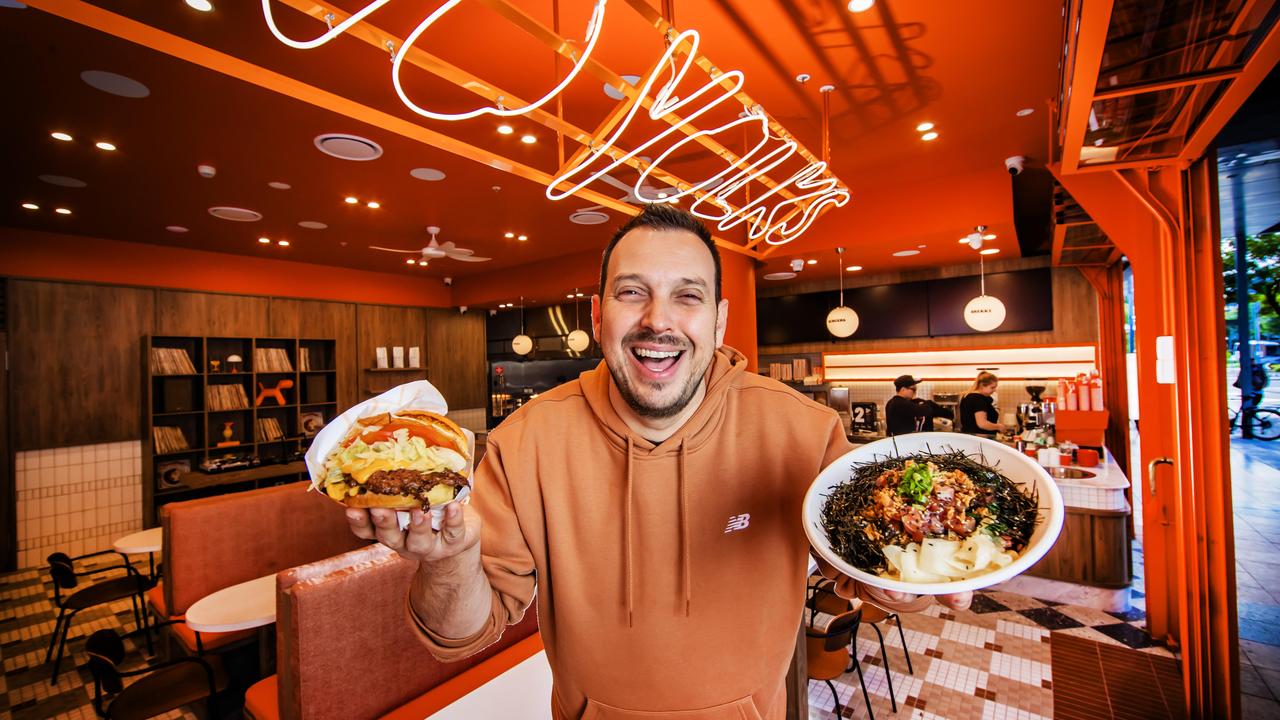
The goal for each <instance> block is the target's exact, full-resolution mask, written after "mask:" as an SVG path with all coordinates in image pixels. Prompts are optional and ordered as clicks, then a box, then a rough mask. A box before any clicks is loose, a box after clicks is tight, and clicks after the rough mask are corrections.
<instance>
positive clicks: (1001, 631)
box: [809, 592, 1172, 720]
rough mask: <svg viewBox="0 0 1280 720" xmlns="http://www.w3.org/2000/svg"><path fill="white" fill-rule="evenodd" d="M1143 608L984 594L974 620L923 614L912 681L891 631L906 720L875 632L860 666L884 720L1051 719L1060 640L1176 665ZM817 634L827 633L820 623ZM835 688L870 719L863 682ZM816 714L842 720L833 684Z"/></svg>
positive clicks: (812, 697)
mask: <svg viewBox="0 0 1280 720" xmlns="http://www.w3.org/2000/svg"><path fill="white" fill-rule="evenodd" d="M1138 594H1139V595H1141V593H1138ZM1141 601H1142V598H1140V597H1139V598H1137V599H1136V600H1135V603H1134V605H1135V607H1134V608H1133V609H1131V610H1129V611H1127V612H1123V613H1107V612H1102V611H1100V610H1095V609H1093V608H1087V607H1080V606H1077V605H1064V604H1060V603H1055V602H1052V601H1044V600H1037V599H1035V598H1030V597H1027V596H1024V595H1015V594H1012V593H1002V592H982V593H978V594H977V595H976V596H975V598H974V602H973V605H972V606H971V607H970V608H969V610H965V611H952V610H947V609H945V608H943V607H941V606H938V605H934V606H932V607H930V608H929V609H928V610H926V611H925V612H923V613H918V614H914V615H903V616H902V628H903V631H904V633H905V635H906V638H907V646H908V648H909V649H910V651H911V662H912V665H913V669H914V670H915V673H914V674H912V675H908V674H907V666H906V662H905V660H904V659H903V655H902V642H901V640H899V638H898V633H897V631H896V630H893V629H892V626H891V625H890V624H889V623H888V622H886V623H882V624H881V632H883V633H884V643H885V650H886V651H887V652H888V654H889V671H890V673H891V677H892V680H893V688H894V695H895V696H896V698H897V700H898V705H899V708H898V710H899V714H898V715H894V713H893V710H892V705H891V702H890V699H889V684H888V682H887V681H886V677H885V667H884V663H883V661H882V660H881V657H880V645H879V643H878V642H877V641H876V636H875V632H874V631H872V630H869V629H867V628H862V629H861V630H860V631H859V633H858V657H859V659H860V660H861V663H862V671H863V674H864V679H865V681H866V685H867V692H868V693H870V695H871V707H872V710H873V712H874V713H875V716H876V717H877V718H894V717H902V716H906V717H911V718H951V719H953V720H958V719H962V718H974V719H979V718H980V719H981V720H1002V719H1005V718H1007V719H1008V720H1039V719H1040V718H1052V717H1053V674H1052V671H1051V669H1050V665H1051V658H1050V650H1049V648H1050V645H1049V641H1050V634H1051V633H1052V632H1061V633H1063V634H1066V635H1071V636H1076V637H1080V638H1085V639H1088V640H1093V641H1096V642H1099V643H1104V644H1110V645H1114V646H1119V647H1128V648H1133V649H1135V650H1140V651H1141V652H1145V653H1150V654H1152V655H1157V656H1162V657H1172V654H1171V653H1169V651H1167V650H1165V649H1164V647H1163V646H1158V645H1156V644H1154V643H1152V642H1151V639H1150V638H1149V637H1148V636H1147V634H1146V633H1145V631H1144V630H1143V629H1142V625H1143V622H1144V621H1145V618H1146V615H1145V613H1144V612H1143V611H1142V609H1141V607H1140V603H1141ZM817 625H818V626H821V625H822V620H821V616H820V619H819V621H818V622H817ZM835 685H836V690H837V692H838V693H839V694H840V704H841V706H843V707H844V717H857V718H861V717H866V706H865V705H864V703H863V700H862V697H861V688H860V687H859V685H858V676H857V674H856V673H846V674H845V675H843V676H841V677H840V678H839V679H838V680H836V681H835ZM904 706H905V707H904ZM809 708H810V712H809V717H810V718H811V720H835V707H834V705H833V703H832V700H831V691H830V690H829V689H828V688H827V686H826V684H825V683H821V682H816V681H814V682H810V683H809Z"/></svg>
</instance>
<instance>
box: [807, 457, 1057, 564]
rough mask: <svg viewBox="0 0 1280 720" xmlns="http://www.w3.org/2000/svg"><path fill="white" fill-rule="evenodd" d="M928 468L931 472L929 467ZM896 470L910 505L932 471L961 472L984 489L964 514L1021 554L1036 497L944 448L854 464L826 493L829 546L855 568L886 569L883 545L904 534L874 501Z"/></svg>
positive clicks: (929, 485)
mask: <svg viewBox="0 0 1280 720" xmlns="http://www.w3.org/2000/svg"><path fill="white" fill-rule="evenodd" d="M931 466H932V468H933V470H932V471H931V470H930V467H931ZM893 471H897V472H898V473H899V474H900V476H901V477H900V479H899V480H898V481H897V483H896V488H897V491H898V493H899V494H901V495H902V496H903V497H905V498H909V499H910V501H911V502H912V503H915V504H921V503H923V502H925V501H926V500H927V499H928V497H929V494H930V492H931V491H932V489H933V485H934V482H933V473H934V472H938V473H945V472H949V471H958V472H962V473H964V474H965V475H966V476H968V477H969V479H970V480H971V481H972V482H973V484H974V485H976V486H978V488H979V489H981V490H982V492H980V493H978V495H977V497H975V498H974V499H973V501H972V502H970V503H969V505H968V507H967V508H966V512H967V513H968V515H969V516H970V517H972V518H975V519H980V520H981V522H982V527H983V529H984V531H986V532H988V533H990V534H991V535H993V536H994V537H995V538H996V539H997V541H1001V542H1003V543H1004V544H1005V546H1006V547H1008V548H1009V549H1011V550H1014V551H1015V552H1021V551H1022V550H1023V548H1025V547H1026V545H1027V542H1028V540H1030V538H1031V533H1032V532H1033V531H1034V530H1035V526H1036V521H1037V516H1038V512H1037V508H1038V507H1039V497H1038V495H1037V493H1036V492H1035V489H1034V488H1023V487H1020V486H1019V485H1017V484H1015V483H1014V482H1013V481H1012V480H1010V479H1009V478H1008V477H1006V476H1005V475H1004V474H1003V473H1001V472H1000V471H999V470H998V469H996V468H995V467H994V466H992V465H991V464H990V463H988V462H987V460H986V459H985V458H984V457H982V456H981V455H978V456H973V455H969V454H967V453H965V452H964V451H961V450H955V449H951V448H945V449H943V450H942V451H936V452H935V451H933V450H932V449H929V450H926V451H924V452H918V453H913V454H911V455H905V456H898V457H888V456H886V457H880V458H875V459H873V460H870V461H867V462H863V463H855V464H853V465H851V466H850V468H849V479H848V480H846V481H844V482H842V483H840V484H839V485H836V486H835V487H833V488H832V489H831V492H830V494H828V495H827V496H826V498H827V501H826V504H825V505H824V506H823V509H822V527H823V530H825V531H826V533H827V537H828V539H829V540H830V541H831V546H832V549H834V550H835V552H836V554H837V555H839V556H840V557H841V558H844V560H845V561H846V562H848V563H849V564H851V565H853V566H854V567H856V568H859V569H862V570H865V571H867V572H871V573H878V572H880V571H881V570H884V569H885V568H886V562H885V557H884V553H883V551H882V548H883V547H885V546H886V545H895V544H902V545H905V542H904V541H903V540H904V538H903V533H902V530H901V528H900V526H895V524H894V523H893V522H892V521H891V520H890V519H889V518H887V517H885V516H884V514H883V513H881V512H879V511H878V508H877V507H876V506H875V504H874V502H873V496H874V494H875V490H876V489H877V487H878V481H879V480H880V478H881V477H882V476H884V475H885V474H886V473H889V472H893Z"/></svg>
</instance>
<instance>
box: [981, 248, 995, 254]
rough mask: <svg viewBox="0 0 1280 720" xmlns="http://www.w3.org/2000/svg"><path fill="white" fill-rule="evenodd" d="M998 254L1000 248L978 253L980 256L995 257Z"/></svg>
mask: <svg viewBox="0 0 1280 720" xmlns="http://www.w3.org/2000/svg"><path fill="white" fill-rule="evenodd" d="M998 252H1000V248H987V249H986V250H979V251H978V253H979V254H980V255H995V254H996V253H998Z"/></svg>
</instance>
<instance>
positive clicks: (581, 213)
mask: <svg viewBox="0 0 1280 720" xmlns="http://www.w3.org/2000/svg"><path fill="white" fill-rule="evenodd" d="M569 222H571V223H576V224H578V225H600V224H602V223H607V222H609V216H608V215H606V214H604V213H603V212H601V211H599V210H589V209H583V210H575V211H574V212H572V213H570V214H569Z"/></svg>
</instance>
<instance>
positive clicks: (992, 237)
mask: <svg viewBox="0 0 1280 720" xmlns="http://www.w3.org/2000/svg"><path fill="white" fill-rule="evenodd" d="M982 239H983V240H995V239H996V234H995V233H987V234H986V235H983V236H982Z"/></svg>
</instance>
